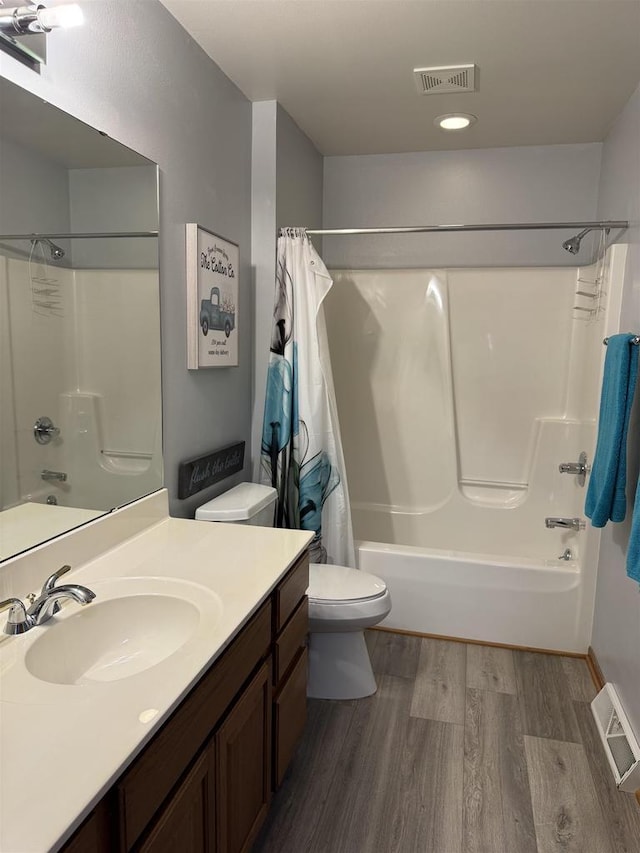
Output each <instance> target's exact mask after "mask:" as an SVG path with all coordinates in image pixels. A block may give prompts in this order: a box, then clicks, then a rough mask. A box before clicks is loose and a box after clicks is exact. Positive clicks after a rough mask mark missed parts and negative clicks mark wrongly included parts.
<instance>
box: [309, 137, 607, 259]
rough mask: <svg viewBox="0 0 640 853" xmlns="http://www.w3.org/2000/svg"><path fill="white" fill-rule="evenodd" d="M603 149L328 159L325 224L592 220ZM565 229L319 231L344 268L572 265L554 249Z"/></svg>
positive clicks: (500, 150) (540, 148)
mask: <svg viewBox="0 0 640 853" xmlns="http://www.w3.org/2000/svg"><path fill="white" fill-rule="evenodd" d="M601 147H602V146H601V145H600V144H599V143H592V144H587V145H547V146H531V147H526V148H490V149H482V150H470V151H430V152H420V153H414V154H380V155H377V154H376V155H365V156H354V157H327V158H325V166H324V174H325V179H324V227H325V228H356V227H376V226H385V225H387V226H396V225H439V224H445V223H483V222H484V223H496V222H545V221H546V222H548V221H550V220H555V221H560V222H562V221H567V220H574V221H577V220H582V221H586V220H592V219H594V217H595V212H596V204H597V197H598V176H599V167H600V152H601ZM570 233H571V232H569V233H565V232H553V231H551V232H549V231H546V232H539V231H538V232H531V231H529V232H508V233H498V232H492V233H490V234H487V233H482V232H478V233H474V234H437V235H434V234H422V235H404V236H402V235H401V236H369V237H367V236H360V237H325V238H324V259H325V263H326V264H327V265H328V266H331V267H334V268H341V267H344V268H349V269H358V268H371V267H391V268H393V267H425V266H426V267H449V266H456V267H464V266H486V265H489V266H546V265H561V264H575V259H574V258H573V257H572V256H571V255H569V254H568V253H567V252H565V251H563V249H562V248H561V243H562V240H564V239H566V237H568V236H570ZM583 247H584V251H582V252H581V253H580V255H579V256H578V258H579V260H582V259H583V258H584V257H586V256H588V255H589V251H588V250H589V246H588V245H587V242H586V241H585V242H584V243H583Z"/></svg>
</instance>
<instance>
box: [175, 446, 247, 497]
mask: <svg viewBox="0 0 640 853" xmlns="http://www.w3.org/2000/svg"><path fill="white" fill-rule="evenodd" d="M244 444H245V443H244V441H236V442H235V443H234V444H228V445H227V446H226V447H221V448H220V449H219V450H214V451H212V452H211V453H206V454H205V455H204V456H195V457H194V458H193V459H187V460H186V461H185V462H181V463H180V465H179V466H178V497H179V498H180V499H181V500H182V499H184V498H190V497H191V495H195V494H197V493H198V492H200V491H202V489H206V488H207V487H208V486H213V485H214V484H215V483H219V482H220V480H225V479H226V478H227V477H231V476H232V475H233V474H238V473H239V472H240V471H242V469H243V467H244Z"/></svg>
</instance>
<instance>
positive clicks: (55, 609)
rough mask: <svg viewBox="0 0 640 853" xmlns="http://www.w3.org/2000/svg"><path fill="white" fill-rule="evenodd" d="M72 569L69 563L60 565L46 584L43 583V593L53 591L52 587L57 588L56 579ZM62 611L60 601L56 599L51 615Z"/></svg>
mask: <svg viewBox="0 0 640 853" xmlns="http://www.w3.org/2000/svg"><path fill="white" fill-rule="evenodd" d="M70 571H71V566H70V565H69V564H68V563H65V564H64V566H60V568H59V569H58V570H57V571H55V572H54V573H53V574H52V575H50V576H49V577H48V578H47V579H46V581H45V582H44V584H43V585H42V593H41V595H46V594H47V593H48V592H51V590H52V589H55V586H56V581H57V580H59V579H60V578H61V577H62V575H66V573H67V572H70ZM59 611H60V602H59V601H55V602H54V603H53V604H52V605H51V615H52V616H53V614H54V613H58V612H59Z"/></svg>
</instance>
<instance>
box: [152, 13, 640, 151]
mask: <svg viewBox="0 0 640 853" xmlns="http://www.w3.org/2000/svg"><path fill="white" fill-rule="evenodd" d="M161 2H162V3H163V4H164V6H166V8H167V9H168V10H169V11H170V12H171V13H172V14H173V15H174V16H175V18H177V20H178V21H179V22H180V23H181V24H182V25H183V26H184V27H185V29H186V30H188V32H190V33H191V35H192V36H193V37H194V38H195V39H196V41H197V42H198V43H199V44H200V45H201V46H202V47H203V48H204V50H205V51H206V52H207V53H208V54H209V55H210V56H211V57H212V58H213V59H214V60H215V62H216V63H217V64H218V65H219V66H220V68H221V69H222V70H223V71H224V72H225V74H226V75H227V76H228V77H230V78H231V79H232V80H233V81H234V82H235V83H236V85H237V86H238V87H239V88H240V89H241V90H242V91H243V92H244V94H245V95H246V96H247V97H248V98H249V99H250V100H252V101H261V100H271V99H276V100H278V101H279V102H280V103H281V104H282V106H283V107H284V108H285V109H286V110H287V111H288V112H289V114H290V115H291V116H292V118H293V119H294V120H295V121H296V122H297V124H298V125H299V127H300V128H301V129H302V130H304V131H305V133H306V134H307V135H308V136H309V137H310V138H311V139H312V140H313V142H314V143H315V145H316V147H317V148H318V150H319V151H320V152H321V153H322V154H325V155H331V154H373V153H393V152H401V151H424V150H435V149H448V148H486V147H493V146H510V145H546V144H553V143H576V142H594V141H600V140H602V139H603V138H604V136H605V135H606V133H607V130H608V128H609V127H610V125H611V123H612V121H613V119H614V118H615V116H616V115H617V114H618V113H619V112H620V110H621V109H622V107H623V106H624V104H625V102H626V101H627V99H628V98H629V97H630V95H631V94H632V93H633V91H634V89H635V88H636V86H637V84H638V81H639V80H640V0H412V1H411V2H407V0H161ZM460 63H476V64H477V66H478V68H479V91H477V92H475V93H473V94H464V93H455V94H452V95H443V94H439V95H429V96H420V95H418V94H417V92H416V89H415V85H414V80H413V69H414V68H415V67H422V66H432V65H436V66H438V65H451V64H460ZM458 111H462V112H468V113H472V114H474V115H476V116H477V117H478V121H477V123H476V124H475V125H474V126H473V127H471V128H470V129H469V130H467V131H465V132H463V133H459V134H452V133H445V132H443V131H441V130H439V129H438V128H436V127H435V126H434V124H433V120H434V118H435V117H436V116H438V115H441V114H443V113H449V112H458Z"/></svg>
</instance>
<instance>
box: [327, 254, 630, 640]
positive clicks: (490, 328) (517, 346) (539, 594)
mask: <svg viewBox="0 0 640 853" xmlns="http://www.w3.org/2000/svg"><path fill="white" fill-rule="evenodd" d="M625 257H626V250H625V247H623V246H615V247H613V249H611V250H609V252H608V254H607V257H606V260H605V263H604V264H603V265H602V267H601V268H600V269H599V270H597V269H596V267H586V268H585V267H582V268H578V269H575V268H566V267H563V268H528V269H522V268H518V269H505V268H500V269H486V268H483V269H448V270H426V269H422V270H416V269H400V270H355V271H354V270H348V271H347V270H333V271H332V276H333V277H334V281H335V286H334V287H333V289H332V291H331V293H330V295H329V297H328V299H327V300H326V312H327V326H328V331H329V340H330V347H331V357H332V363H333V370H334V377H335V385H336V395H337V399H338V409H339V415H340V423H341V429H342V437H343V443H344V451H345V457H346V465H347V473H348V477H349V489H350V494H351V510H352V517H353V524H354V532H355V536H356V539H357V540H358V543H357V544H358V556H359V566H360V568H362V569H364V570H365V571H370V572H373V573H374V574H377V575H379V576H380V577H382V578H384V580H385V581H386V582H387V584H388V586H389V588H390V590H391V595H392V599H393V610H392V612H391V614H390V616H389V617H388V618H387V620H386V621H385V623H384V624H385V625H386V626H388V627H393V628H396V629H404V630H409V631H418V632H424V633H430V634H439V635H445V636H456V637H462V638H467V639H476V640H483V641H487V642H497V643H506V644H516V645H525V646H532V647H536V648H546V649H558V650H564V651H573V652H585V651H586V650H587V647H588V643H589V637H590V630H591V619H592V610H593V595H594V588H595V570H596V566H597V556H598V548H599V532H598V531H596V530H594V529H592V528H591V527H590V525H589V524H588V523H587V527H586V529H585V530H582V531H579V532H578V531H573V530H564V529H554V530H550V529H547V528H546V527H545V518H546V517H548V516H558V517H567V518H574V517H575V518H580V519H583V518H584V497H585V493H586V490H585V489H584V488H583V487H581V486H580V485H579V483H578V478H577V477H576V476H573V475H569V474H561V473H560V472H559V470H558V466H559V464H560V463H561V462H574V461H577V460H578V456H579V454H580V452H581V451H586V452H587V456H588V458H589V459H591V458H592V456H593V450H594V447H595V437H596V417H597V411H598V401H599V394H600V386H601V376H602V364H603V357H604V353H603V350H604V347H603V346H602V338H603V337H604V336H605V335H606V334H613V333H615V332H616V331H618V324H619V314H620V293H621V290H622V281H623V278H624V264H625ZM598 273H599V274H600V275H601V277H602V280H601V282H600V284H598V283H596V278H597V274H598ZM597 291H602V296H601V297H600V298H591V296H590V295H585V294H592V293H596V292H597ZM576 306H577V307H576ZM598 306H599V310H598V311H597V312H596V311H595V309H596V308H597V307H598ZM580 309H582V310H580ZM592 310H593V313H591V312H592ZM567 549H570V552H571V553H570V558H569V559H566V558H565V559H560V556H561V555H563V556H565V557H566V556H567V553H566V552H567Z"/></svg>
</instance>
